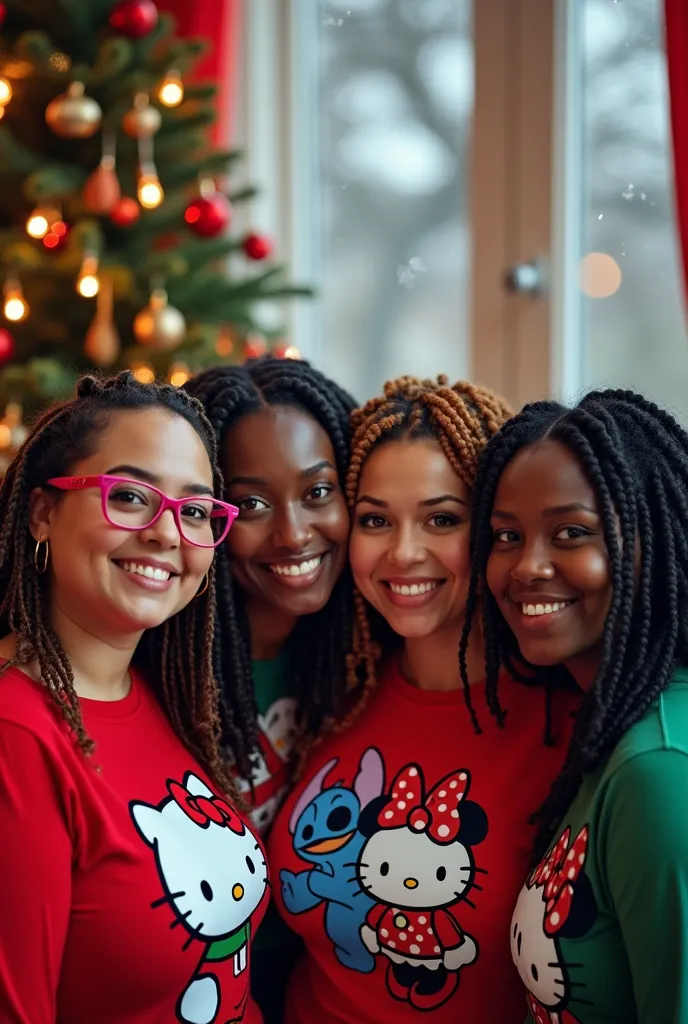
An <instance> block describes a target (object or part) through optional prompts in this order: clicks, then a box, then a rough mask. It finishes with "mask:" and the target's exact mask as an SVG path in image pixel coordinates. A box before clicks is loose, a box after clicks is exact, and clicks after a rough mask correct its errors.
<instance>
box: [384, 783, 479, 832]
mask: <svg viewBox="0 0 688 1024" xmlns="http://www.w3.org/2000/svg"><path fill="white" fill-rule="evenodd" d="M468 784H469V778H468V772H452V773H451V774H450V775H447V776H445V778H443V779H442V780H441V781H440V782H438V783H437V785H436V786H435V787H434V789H432V790H431V791H430V792H429V793H428V795H427V796H425V795H424V791H425V783H424V781H423V772H422V770H421V769H420V768H419V767H418V765H415V764H409V765H406V767H405V768H402V769H401V771H400V772H399V773H398V775H397V776H396V778H395V779H394V782H393V783H392V795H391V797H390V799H389V801H388V803H387V804H386V805H385V807H383V808H382V810H381V811H380V813H379V814H378V818H377V821H378V824H379V825H381V826H382V828H400V827H402V826H404V825H408V827H409V828H410V829H412V830H413V831H414V832H427V834H428V835H429V836H430V838H431V839H434V840H435V842H436V843H442V844H444V843H453V842H454V840H455V839H456V837H457V836H458V834H459V827H460V824H461V822H460V819H459V804H460V802H461V800H463V798H464V796H465V795H466V791H467V790H468Z"/></svg>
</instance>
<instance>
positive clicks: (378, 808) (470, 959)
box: [281, 748, 488, 1012]
mask: <svg viewBox="0 0 688 1024" xmlns="http://www.w3.org/2000/svg"><path fill="white" fill-rule="evenodd" d="M332 767H333V765H332V764H331V763H330V764H328V765H327V766H326V770H325V771H321V773H320V776H319V777H318V779H317V785H316V783H315V780H314V783H313V785H314V790H313V793H312V794H311V796H312V799H311V803H307V804H304V806H303V807H301V805H299V817H298V820H297V821H294V822H293V824H292V827H291V829H290V830H291V832H292V835H293V842H294V849H295V851H296V853H297V854H299V855H300V856H302V857H303V858H304V859H305V860H308V861H309V862H310V863H311V864H314V866H313V867H311V869H310V873H309V874H308V875H307V873H306V872H304V873H303V877H308V878H309V879H310V881H309V882H308V890H309V892H311V891H312V892H316V891H318V892H319V891H320V888H321V886H320V883H319V881H318V879H319V878H320V875H321V874H322V873H323V872H325V874H326V876H327V878H326V880H327V883H328V886H327V892H328V894H329V897H330V898H331V899H333V900H334V899H335V897H336V904H337V907H338V908H339V907H340V906H343V904H344V902H346V907H345V909H346V914H345V915H344V920H343V922H340V924H341V927H340V928H339V932H338V934H337V937H336V944H335V951H336V953H338V954H339V959H340V962H342V963H343V964H344V965H345V966H348V967H350V968H351V969H352V970H355V971H359V972H361V973H370V972H371V971H373V970H382V971H384V972H385V986H386V988H387V991H388V993H389V995H390V996H391V997H392V999H394V1000H397V1001H399V1002H402V1003H405V1004H407V1006H410V1007H411V1008H413V1009H415V1010H418V1011H421V1012H431V1011H433V1010H436V1009H438V1008H439V1007H441V1006H444V1005H445V1004H446V1003H447V1001H448V1000H449V999H451V997H452V996H453V995H454V993H455V992H456V991H457V989H458V987H459V984H460V979H461V974H462V972H463V971H464V970H467V969H470V967H471V965H472V964H474V963H475V962H476V960H477V958H478V956H479V948H478V943H477V941H476V940H475V938H474V937H473V936H472V935H471V934H469V931H468V930H467V929H466V927H464V924H463V923H462V921H463V914H462V910H463V909H464V908H463V907H462V904H465V905H467V906H469V907H473V906H474V905H473V903H472V902H471V900H470V898H469V894H470V892H471V891H472V890H474V889H476V890H479V889H480V886H479V885H478V883H477V877H478V875H479V874H480V870H481V869H480V868H479V867H477V866H476V863H475V859H474V856H473V847H475V846H477V845H478V844H479V843H481V842H482V841H483V840H484V839H485V837H486V835H487V830H488V822H487V815H486V814H485V812H484V810H483V809H482V807H480V805H479V804H477V803H475V802H474V801H472V800H469V799H468V793H469V789H470V774H469V772H468V771H464V770H455V771H452V772H450V773H449V774H448V775H445V776H444V777H443V778H442V779H440V780H439V781H438V782H436V783H435V784H434V785H432V786H431V787H428V786H427V784H426V781H425V778H424V775H423V771H422V768H421V767H420V766H419V765H417V764H407V765H405V766H404V767H403V768H402V769H401V770H400V771H399V772H398V773H397V774H396V776H395V777H394V779H393V780H392V782H391V785H389V787H388V788H386V787H385V786H384V784H383V779H384V764H383V761H382V757H381V755H380V753H379V752H378V751H377V750H375V749H374V748H370V749H369V750H368V751H366V752H365V754H364V755H363V757H362V759H361V766H360V769H359V775H358V776H357V779H356V780H354V781H353V782H352V783H351V785H349V786H347V785H345V783H344V780H341V781H338V782H336V783H335V784H334V785H331V786H329V787H327V788H324V782H325V780H326V778H327V773H328V772H329V771H331V769H332ZM373 767H374V768H375V773H374V774H375V780H374V785H372V784H371V786H370V787H368V788H369V789H370V790H371V791H370V792H368V791H366V796H365V799H361V797H360V793H359V792H358V791H359V790H360V788H361V786H360V778H361V775H362V773H363V772H364V770H365V771H366V772H367V773H368V774H370V773H371V770H372V768H373ZM385 790H386V791H385ZM306 792H308V793H309V794H310V787H309V788H308V789H307V791H306ZM309 799H310V796H309ZM311 804H314V805H317V807H318V808H319V809H320V810H321V811H323V813H315V811H316V808H315V806H314V807H311ZM344 809H346V820H344ZM325 810H327V813H325ZM321 851H327V865H325V866H324V865H323V864H321V863H320V860H321V859H322V855H321ZM333 851H336V853H333ZM316 853H317V854H318V857H316V856H315V854H316ZM281 874H282V879H281V880H282V894H283V899H284V903H285V907H286V908H287V910H288V911H289V912H291V913H303V912H304V911H307V910H310V909H311V908H312V906H313V902H312V901H310V900H308V899H305V898H304V899H302V900H301V901H300V902H299V901H298V900H297V896H298V891H297V883H298V882H299V880H300V879H301V878H302V876H300V875H294V874H293V873H292V872H284V871H283V872H282V873H281ZM340 875H341V877H339V876H340ZM326 921H327V915H326ZM342 928H343V929H344V930H345V931H346V934H345V935H344V934H341V932H342ZM328 934H329V933H328ZM343 950H345V951H346V956H345V957H343V956H342V951H343Z"/></svg>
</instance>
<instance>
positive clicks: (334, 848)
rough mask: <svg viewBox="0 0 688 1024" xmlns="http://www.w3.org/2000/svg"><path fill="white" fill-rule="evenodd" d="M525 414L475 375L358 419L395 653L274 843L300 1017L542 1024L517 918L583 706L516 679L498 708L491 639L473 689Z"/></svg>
mask: <svg viewBox="0 0 688 1024" xmlns="http://www.w3.org/2000/svg"><path fill="white" fill-rule="evenodd" d="M508 415H509V409H508V407H507V405H506V403H505V402H504V401H503V400H502V399H500V398H499V397H498V396H496V395H494V394H492V393H491V392H489V391H486V390H485V389H483V388H480V387H476V386H473V385H471V384H468V383H466V382H465V381H460V382H458V383H457V384H454V385H453V386H450V385H449V383H448V381H447V380H446V379H445V378H439V379H438V380H437V381H429V380H427V381H422V380H416V379H414V378H408V377H406V378H402V379H401V380H395V381H389V382H388V383H387V384H386V385H385V389H384V394H383V395H381V396H380V397H378V398H375V399H372V400H371V401H370V402H369V403H368V404H367V405H366V406H364V407H363V408H361V409H358V410H356V412H355V413H354V415H353V417H352V422H353V427H354V436H353V440H352V457H351V466H350V469H349V474H348V477H347V487H346V491H347V498H348V500H349V506H350V508H351V512H352V520H353V523H352V535H351V544H350V558H351V566H352V570H353V574H354V580H355V583H356V586H357V616H356V627H357V632H358V635H359V636H360V637H361V638H367V637H369V636H370V634H371V632H372V633H374V634H375V635H376V636H377V637H378V638H379V639H380V641H381V646H382V648H383V651H384V656H383V659H382V661H381V662H377V663H370V661H369V650H370V645H369V644H367V645H365V647H364V645H363V644H361V645H360V647H359V648H358V649H356V647H354V651H353V653H352V657H351V658H350V662H349V670H350V673H351V677H352V684H353V683H354V681H355V680H356V678H357V677H356V673H360V675H361V676H363V677H364V679H365V685H364V686H363V687H362V688H360V687H359V689H358V690H357V691H356V692H357V696H358V699H357V701H356V704H355V706H354V708H353V709H352V711H351V712H350V713H349V714H348V715H345V716H343V718H342V720H341V721H339V722H338V723H336V725H335V727H334V729H333V731H332V735H329V736H325V737H324V739H323V741H322V743H321V744H320V745H319V746H318V747H317V748H316V749H315V750H314V751H313V753H312V756H311V758H310V760H309V762H308V764H307V765H306V768H305V771H304V779H303V781H302V782H300V783H299V786H298V787H297V791H296V793H295V794H293V795H292V796H291V797H290V798H289V799H288V801H287V803H286V805H285V807H284V809H283V810H282V812H281V813H280V815H279V817H278V819H277V821H276V823H275V827H274V829H273V833H272V836H271V839H270V861H271V866H272V870H273V874H274V873H275V871H276V870H278V869H279V875H280V881H281V891H280V895H279V897H278V905H279V907H280V910H281V911H282V913H283V914H284V916H285V918H286V919H287V920H288V921H289V923H290V924H291V925H292V927H294V928H295V929H297V930H298V931H299V933H300V934H301V935H302V936H303V938H304V942H305V945H306V950H305V955H304V956H303V957H302V959H301V962H300V963H299V965H298V966H297V968H296V971H295V973H294V976H293V979H292V982H291V988H290V991H289V1000H288V1008H289V1009H288V1014H287V1018H286V1019H287V1022H288V1024H334V1022H335V1021H336V1022H337V1024H403V1022H409V1024H410V1022H411V1021H417V1020H418V1014H419V1012H423V1013H430V1012H431V1013H432V1020H433V1021H434V1022H435V1024H455V1022H456V1021H457V1020H467V1021H470V1022H471V1024H494V1021H496V1020H504V1021H512V1020H518V1019H519V1016H522V1004H523V999H522V993H521V992H520V990H519V986H518V979H517V978H516V976H515V974H514V971H513V966H512V964H511V962H510V956H509V945H508V927H509V918H510V914H511V911H512V907H513V902H514V899H515V896H516V893H517V891H518V886H519V876H520V874H522V873H523V872H524V871H525V870H526V869H527V864H528V853H529V835H530V829H529V825H528V816H529V814H531V813H532V812H533V811H535V810H536V809H537V807H538V805H539V803H540V801H541V800H542V798H543V797H544V795H545V793H546V792H547V788H548V786H549V783H550V781H551V780H552V779H553V778H554V777H555V775H556V773H557V771H558V770H559V767H560V765H561V761H562V759H563V752H564V742H565V740H566V738H567V736H568V732H569V730H570V719H569V717H568V715H569V712H570V709H571V706H572V701H571V698H570V695H568V694H565V693H557V694H550V695H549V698H550V699H549V700H548V697H547V690H546V688H545V687H526V686H523V685H522V684H520V683H517V682H515V681H514V680H513V679H510V678H509V677H508V676H506V675H505V676H504V678H503V680H502V682H503V686H504V688H505V690H506V692H507V693H508V707H509V719H508V722H507V723H506V727H505V728H502V724H503V723H502V722H499V723H498V722H496V721H495V720H494V718H491V716H490V715H489V712H488V710H487V708H483V707H482V706H481V705H482V704H483V703H484V702H485V687H484V678H483V677H484V651H483V646H482V641H481V638H480V637H479V636H475V637H474V638H473V643H472V646H471V649H470V651H469V653H468V662H469V678H468V680H467V683H466V686H465V688H463V687H462V684H461V677H460V673H459V662H458V650H459V640H460V638H461V633H462V629H463V625H464V620H465V611H466V598H467V593H468V581H469V577H470V556H469V533H470V519H471V511H472V507H473V504H474V500H475V499H474V488H475V480H476V474H477V469H478V460H479V457H480V454H481V452H482V451H483V449H484V448H485V446H486V445H487V443H488V441H489V439H490V438H491V437H493V436H494V435H495V434H496V433H497V432H498V430H499V429H500V427H501V426H502V424H503V423H504V421H505V420H506V419H507V417H508ZM548 704H549V706H550V711H551V714H550V726H551V729H550V732H552V733H553V737H552V738H553V739H554V742H553V743H552V745H551V746H545V744H544V743H543V732H544V725H545V708H546V706H547V705H548ZM481 726H482V728H481ZM328 780H329V781H328ZM514 780H518V783H517V784H516V785H514Z"/></svg>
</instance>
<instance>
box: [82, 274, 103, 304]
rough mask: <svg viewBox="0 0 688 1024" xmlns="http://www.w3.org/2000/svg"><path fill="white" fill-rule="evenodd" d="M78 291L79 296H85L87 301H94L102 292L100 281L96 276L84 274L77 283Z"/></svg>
mask: <svg viewBox="0 0 688 1024" xmlns="http://www.w3.org/2000/svg"><path fill="white" fill-rule="evenodd" d="M77 289H78V291H79V295H83V297H84V298H85V299H92V298H94V296H96V295H97V294H98V292H99V291H100V281H99V280H98V278H97V277H96V276H95V274H84V276H83V277H80V278H79V280H78V282H77Z"/></svg>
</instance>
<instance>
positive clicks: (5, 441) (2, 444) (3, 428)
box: [0, 423, 12, 451]
mask: <svg viewBox="0 0 688 1024" xmlns="http://www.w3.org/2000/svg"><path fill="white" fill-rule="evenodd" d="M11 444H12V431H11V430H10V428H9V427H8V426H7V424H6V423H0V449H2V450H3V451H4V450H5V448H9V446H10V445H11Z"/></svg>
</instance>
